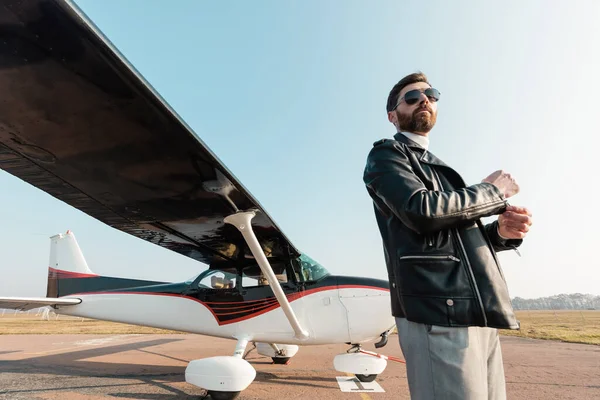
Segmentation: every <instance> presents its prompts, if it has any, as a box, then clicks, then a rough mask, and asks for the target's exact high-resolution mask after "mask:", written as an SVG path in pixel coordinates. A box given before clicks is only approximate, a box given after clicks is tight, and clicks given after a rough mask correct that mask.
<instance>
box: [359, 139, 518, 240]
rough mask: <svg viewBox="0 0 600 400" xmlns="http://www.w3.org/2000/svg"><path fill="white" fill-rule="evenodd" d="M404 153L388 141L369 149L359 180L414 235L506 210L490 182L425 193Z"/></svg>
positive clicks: (500, 196) (426, 191)
mask: <svg viewBox="0 0 600 400" xmlns="http://www.w3.org/2000/svg"><path fill="white" fill-rule="evenodd" d="M405 151H406V150H405V149H404V148H403V146H402V145H401V144H399V143H397V142H392V141H389V142H386V143H383V144H380V145H377V146H375V147H373V149H372V150H371V152H370V154H369V156H368V158H367V165H366V167H365V171H364V176H363V180H364V183H365V185H366V186H367V190H368V191H369V194H370V195H371V197H373V199H374V200H376V201H380V202H383V203H384V204H385V205H386V206H387V208H389V209H390V210H391V211H392V212H393V213H394V214H395V216H396V217H398V218H399V219H400V220H401V221H402V222H403V223H404V224H406V226H408V227H409V228H410V229H412V230H414V231H416V232H417V233H419V234H426V233H430V232H436V231H439V230H442V229H446V228H452V227H455V226H458V225H460V224H463V223H466V222H470V221H475V220H477V219H479V218H483V217H488V216H491V215H496V214H499V213H501V212H503V211H504V209H505V208H506V201H505V200H504V197H503V195H502V194H501V193H500V191H499V190H498V189H497V188H496V186H494V185H492V184H490V183H478V184H476V185H472V186H468V187H466V188H461V189H457V190H453V191H434V190H428V189H427V188H426V186H425V184H424V183H423V181H422V180H421V179H420V178H419V177H418V176H417V175H416V174H415V173H414V171H413V169H412V166H411V163H410V161H409V159H408V156H407V154H406V152H405Z"/></svg>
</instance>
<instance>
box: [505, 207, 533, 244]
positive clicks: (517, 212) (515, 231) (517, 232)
mask: <svg viewBox="0 0 600 400" xmlns="http://www.w3.org/2000/svg"><path fill="white" fill-rule="evenodd" d="M531 224H533V219H532V216H531V212H530V211H529V210H528V209H527V208H525V207H516V206H508V207H506V211H505V212H504V213H502V214H501V215H500V216H499V217H498V233H499V234H500V236H502V237H503V238H506V239H523V238H524V237H525V235H527V232H529V227H530V226H531Z"/></svg>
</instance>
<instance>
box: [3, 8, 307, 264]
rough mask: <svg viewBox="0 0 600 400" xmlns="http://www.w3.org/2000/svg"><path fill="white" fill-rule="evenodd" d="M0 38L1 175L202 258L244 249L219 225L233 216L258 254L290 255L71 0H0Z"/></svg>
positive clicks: (269, 223) (253, 203) (242, 191)
mask: <svg viewBox="0 0 600 400" xmlns="http://www.w3.org/2000/svg"><path fill="white" fill-rule="evenodd" d="M0 35H1V36H2V40H1V41H0V93H1V97H0V102H1V105H0V168H1V169H3V170H4V171H6V172H8V173H9V174H12V175H14V176H16V177H18V178H20V179H22V180H23V181H25V182H28V183H30V184H31V185H33V186H35V187H37V188H39V189H41V190H43V191H45V192H47V193H49V194H50V195H52V196H54V197H56V198H57V199H59V200H62V201H63V202H65V203H67V204H69V205H71V206H73V207H75V208H77V209H79V210H81V211H83V212H84V213H86V214H88V215H90V216H92V217H94V218H96V219H98V220H100V221H102V222H104V223H106V224H108V225H109V226H112V227H113V228H116V229H118V230H121V231H123V232H126V233H129V234H131V235H133V236H136V237H138V238H141V239H143V240H146V241H149V242H151V243H154V244H157V245H159V246H162V247H165V248H167V249H170V250H172V251H175V252H177V253H180V254H183V255H185V256H188V257H190V258H192V259H195V260H198V261H200V262H203V263H207V264H210V263H212V262H218V261H223V260H230V259H235V258H237V257H238V256H239V255H240V252H241V251H244V252H245V254H250V252H249V251H248V250H247V247H246V245H245V243H244V241H243V239H242V237H241V235H240V233H239V232H238V231H237V230H236V228H235V227H233V226H231V225H229V224H225V223H223V219H224V217H226V216H228V215H230V214H233V213H235V212H237V211H241V210H256V211H257V216H256V218H254V220H253V221H252V224H253V228H254V231H255V233H256V235H257V237H258V239H259V241H260V243H261V246H262V247H263V250H264V251H265V253H266V254H267V256H268V257H272V256H277V257H284V258H287V257H295V256H297V255H299V254H300V253H299V252H298V250H297V249H296V248H295V247H294V246H293V245H292V244H291V243H290V241H289V240H288V239H287V238H286V236H285V235H284V234H283V233H282V231H281V230H280V229H279V227H278V226H277V225H276V224H275V222H274V221H273V220H272V219H271V217H270V216H269V215H268V214H267V213H266V212H265V211H264V210H263V208H262V207H261V205H260V204H259V203H258V201H257V200H256V199H255V198H254V197H253V196H252V195H251V194H250V193H249V192H248V190H246V188H244V187H243V186H242V184H241V183H240V182H238V180H237V179H236V178H235V177H234V176H233V174H232V173H231V172H230V171H229V170H228V169H227V168H226V167H225V165H223V163H222V162H221V161H219V160H218V158H217V157H216V156H215V155H214V154H213V153H212V152H211V151H210V149H209V148H208V147H207V146H206V145H205V144H204V143H203V142H202V141H201V140H200V139H199V138H198V137H197V136H196V135H195V134H194V132H193V131H192V129H191V128H190V127H189V126H187V125H186V124H185V122H184V121H182V119H181V118H180V117H179V116H178V115H177V114H176V113H175V111H173V109H171V107H170V106H169V105H168V104H167V103H166V102H165V101H164V100H163V99H162V98H161V97H160V96H159V94H158V93H157V92H156V91H155V90H154V89H153V88H152V87H151V86H150V85H149V84H148V83H147V82H146V81H145V80H144V79H143V77H141V75H140V74H139V73H138V72H137V71H136V70H135V69H134V68H133V67H132V66H131V65H130V64H129V63H128V62H127V61H126V60H125V58H124V57H123V56H122V55H121V54H120V53H119V52H118V51H117V50H116V49H115V48H114V47H113V46H112V44H111V43H110V42H109V41H108V40H107V39H106V38H105V37H104V36H103V35H102V34H101V33H100V32H99V31H98V29H97V28H96V27H95V26H94V25H93V24H92V23H91V21H89V20H88V19H87V17H86V16H85V15H84V14H83V13H82V12H81V11H80V10H79V9H78V8H77V7H76V6H75V5H74V4H73V3H72V2H71V1H66V0H23V1H20V2H14V1H8V0H0ZM207 62H210V60H207ZM197 89H201V88H196V89H194V90H197ZM237 146H243V144H242V143H238V144H237Z"/></svg>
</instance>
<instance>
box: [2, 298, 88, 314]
mask: <svg viewBox="0 0 600 400" xmlns="http://www.w3.org/2000/svg"><path fill="white" fill-rule="evenodd" d="M79 303H81V299H75V298H71V299H53V298H47V297H0V308H7V309H10V310H18V311H27V310H32V309H34V308H39V307H44V306H74V305H75V304H79Z"/></svg>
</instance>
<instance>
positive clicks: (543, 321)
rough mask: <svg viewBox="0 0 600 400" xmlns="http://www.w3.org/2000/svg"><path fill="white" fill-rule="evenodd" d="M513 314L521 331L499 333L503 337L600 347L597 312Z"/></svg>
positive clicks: (531, 312) (519, 312) (561, 311)
mask: <svg viewBox="0 0 600 400" xmlns="http://www.w3.org/2000/svg"><path fill="white" fill-rule="evenodd" d="M516 314H517V319H518V320H519V321H521V330H520V331H507V330H502V331H501V333H502V334H503V335H507V336H518V337H526V338H532V339H548V340H560V341H562V342H571V343H587V344H596V345H600V310H593V311H587V310H586V311H567V310H557V311H517V312H516Z"/></svg>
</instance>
